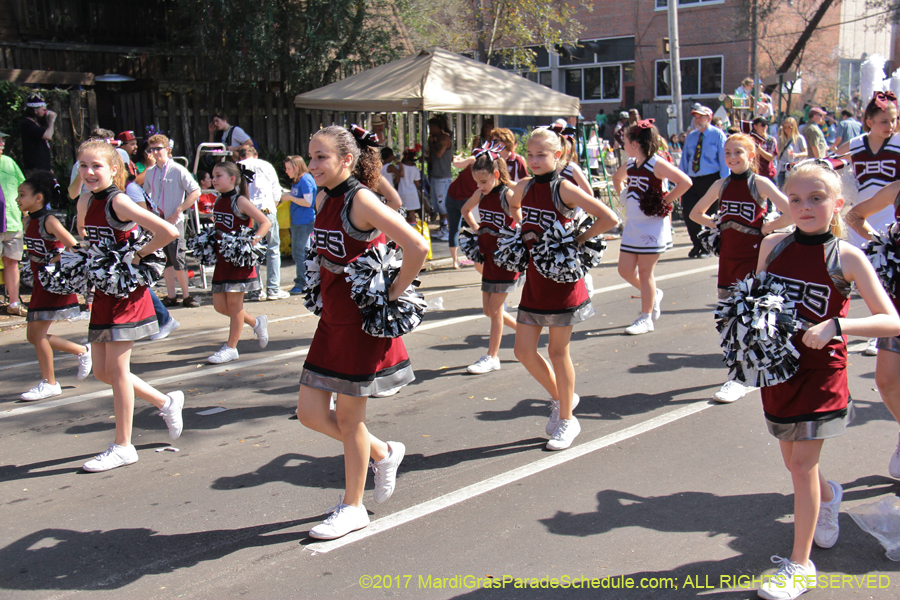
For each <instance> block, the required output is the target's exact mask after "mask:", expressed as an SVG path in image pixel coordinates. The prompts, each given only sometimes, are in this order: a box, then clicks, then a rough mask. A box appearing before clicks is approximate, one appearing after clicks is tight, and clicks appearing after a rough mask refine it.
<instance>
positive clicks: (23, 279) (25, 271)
mask: <svg viewBox="0 0 900 600" xmlns="http://www.w3.org/2000/svg"><path fill="white" fill-rule="evenodd" d="M19 285H22V286H25V287H28V288H33V287H34V272H32V270H31V261H30V260H28V259H26V260H23V261H21V262H20V263H19Z"/></svg>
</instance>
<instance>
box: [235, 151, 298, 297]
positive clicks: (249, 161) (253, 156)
mask: <svg viewBox="0 0 900 600" xmlns="http://www.w3.org/2000/svg"><path fill="white" fill-rule="evenodd" d="M237 154H238V157H239V158H240V161H238V164H239V165H242V166H244V167H245V168H247V169H249V170H251V171H253V180H252V181H250V183H249V185H248V190H249V193H250V198H249V200H250V202H252V203H253V204H254V205H255V206H256V208H258V209H259V210H261V211H262V213H263V214H264V215H266V218H267V219H269V224H270V225H271V227H269V231H268V232H266V235H265V237H264V241H265V243H266V290H265V295H263V292H262V290H258V291H253V292H249V294H250V296H249V298H250V300H265V299H269V300H282V299H284V298H290V297H291V295H290V294H289V293H288V292H285V291H284V290H282V289H281V245H280V241H281V235H280V234H279V232H278V215H277V213H278V203H279V202H281V184H280V183H279V182H278V173H276V172H275V167H273V166H272V165H271V163H268V162H266V161H264V160H262V159H261V158H260V157H259V154H257V152H256V148H254V147H253V146H241V147H240V148H238V149H237ZM260 271H262V269H256V277H257V278H260V279H261V277H260Z"/></svg>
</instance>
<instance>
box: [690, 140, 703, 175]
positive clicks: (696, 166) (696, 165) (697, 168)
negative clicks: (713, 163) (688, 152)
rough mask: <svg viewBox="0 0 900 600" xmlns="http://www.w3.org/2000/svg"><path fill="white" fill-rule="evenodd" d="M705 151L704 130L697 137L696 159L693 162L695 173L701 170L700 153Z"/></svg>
mask: <svg viewBox="0 0 900 600" xmlns="http://www.w3.org/2000/svg"><path fill="white" fill-rule="evenodd" d="M702 151H703V132H702V131H701V132H700V137H698V138H697V147H696V148H695V149H694V160H693V162H692V163H691V169H692V170H693V171H694V173H699V172H700V153H701V152H702Z"/></svg>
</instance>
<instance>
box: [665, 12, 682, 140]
mask: <svg viewBox="0 0 900 600" xmlns="http://www.w3.org/2000/svg"><path fill="white" fill-rule="evenodd" d="M668 4H669V73H670V74H671V75H672V102H673V103H674V104H675V132H676V133H681V131H682V129H681V121H682V119H681V52H680V51H679V49H678V0H669V2H668Z"/></svg>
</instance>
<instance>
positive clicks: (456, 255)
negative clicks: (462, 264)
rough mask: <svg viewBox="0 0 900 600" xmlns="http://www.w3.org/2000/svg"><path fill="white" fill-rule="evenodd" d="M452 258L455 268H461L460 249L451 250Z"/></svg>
mask: <svg viewBox="0 0 900 600" xmlns="http://www.w3.org/2000/svg"><path fill="white" fill-rule="evenodd" d="M450 258H451V259H453V268H454V269H458V268H459V248H458V247H456V246H454V247H453V248H450Z"/></svg>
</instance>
